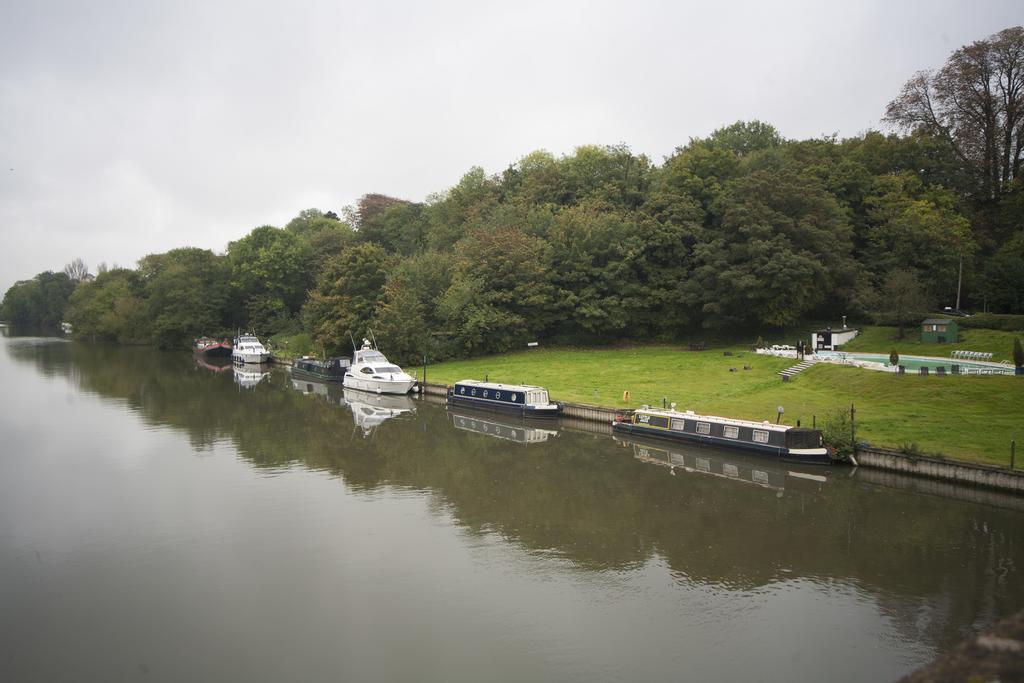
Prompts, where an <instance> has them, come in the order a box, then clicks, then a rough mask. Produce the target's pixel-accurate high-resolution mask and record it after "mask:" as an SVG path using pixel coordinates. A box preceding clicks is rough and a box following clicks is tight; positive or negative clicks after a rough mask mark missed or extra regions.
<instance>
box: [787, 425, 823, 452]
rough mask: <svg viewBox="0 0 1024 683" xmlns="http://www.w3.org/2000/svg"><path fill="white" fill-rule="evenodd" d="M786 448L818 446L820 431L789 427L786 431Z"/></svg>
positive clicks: (819, 444)
mask: <svg viewBox="0 0 1024 683" xmlns="http://www.w3.org/2000/svg"><path fill="white" fill-rule="evenodd" d="M786 446H787V447H788V448H818V447H819V446H821V432H819V431H817V430H814V429H790V430H789V431H787V432H786Z"/></svg>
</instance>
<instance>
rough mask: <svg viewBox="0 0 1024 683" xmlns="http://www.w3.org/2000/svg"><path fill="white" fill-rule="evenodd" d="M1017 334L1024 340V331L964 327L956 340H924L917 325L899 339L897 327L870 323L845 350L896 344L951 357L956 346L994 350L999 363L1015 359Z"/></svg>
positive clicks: (880, 349) (903, 350)
mask: <svg viewBox="0 0 1024 683" xmlns="http://www.w3.org/2000/svg"><path fill="white" fill-rule="evenodd" d="M1014 337H1021V338H1022V341H1024V333H1013V332H1000V331H999V330H975V329H968V330H964V329H961V330H960V340H959V341H958V342H957V343H956V344H922V343H921V333H920V331H919V330H918V329H917V328H916V327H913V328H908V329H905V330H904V337H903V339H902V340H897V339H896V328H895V327H867V328H863V329H862V330H861V333H860V334H858V335H857V336H856V337H855V338H854V339H853V340H852V341H850V342H849V343H848V344H846V345H845V346H843V351H863V352H865V353H885V354H888V353H889V351H891V350H892V349H893V347H896V350H897V351H898V352H899V353H900V354H906V355H914V356H938V357H939V358H948V357H949V354H950V353H952V352H953V350H954V349H962V350H965V351H984V352H987V353H991V354H992V360H993V361H995V362H997V363H998V362H999V361H1001V360H1004V359H1006V360H1011V359H1012V357H1013V338H1014ZM1011 362H1012V360H1011Z"/></svg>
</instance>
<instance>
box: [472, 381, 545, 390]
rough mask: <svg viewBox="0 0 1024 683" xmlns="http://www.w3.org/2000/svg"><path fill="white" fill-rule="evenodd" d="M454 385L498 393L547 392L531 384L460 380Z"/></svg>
mask: <svg viewBox="0 0 1024 683" xmlns="http://www.w3.org/2000/svg"><path fill="white" fill-rule="evenodd" d="M455 384H456V386H458V385H460V384H462V385H466V386H470V387H480V388H483V389H498V390H499V391H529V390H530V389H540V390H541V391H547V389H545V388H544V387H538V386H534V385H532V384H501V383H499V382H481V381H480V380H476V379H462V380H459V381H458V382H456V383H455Z"/></svg>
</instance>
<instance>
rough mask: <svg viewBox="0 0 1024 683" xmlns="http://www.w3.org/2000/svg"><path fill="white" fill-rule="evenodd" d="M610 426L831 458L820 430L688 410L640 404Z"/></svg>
mask: <svg viewBox="0 0 1024 683" xmlns="http://www.w3.org/2000/svg"><path fill="white" fill-rule="evenodd" d="M612 429H613V430H614V431H616V432H619V433H623V434H636V435H642V436H651V437H655V438H659V439H669V440H671V441H690V442H695V443H704V444H713V445H715V446H725V447H728V448H742V449H745V450H749V451H754V452H757V453H762V454H764V455H773V456H776V457H778V458H782V459H783V460H792V461H795V462H804V463H814V464H822V465H828V464H830V463H831V462H832V460H833V458H832V451H831V449H829V448H828V447H827V446H826V445H825V442H824V440H823V439H822V436H821V430H818V429H807V428H804V427H791V426H789V425H780V424H772V423H771V422H768V421H764V422H754V421H753V420H734V419H731V418H727V417H718V416H715V415H698V414H697V413H695V412H693V411H692V410H687V411H685V412H680V411H677V410H665V409H659V408H651V407H650V406H643V407H642V408H640V409H638V410H636V411H634V412H633V414H632V415H629V416H628V417H626V418H624V419H621V420H616V421H615V422H613V423H612Z"/></svg>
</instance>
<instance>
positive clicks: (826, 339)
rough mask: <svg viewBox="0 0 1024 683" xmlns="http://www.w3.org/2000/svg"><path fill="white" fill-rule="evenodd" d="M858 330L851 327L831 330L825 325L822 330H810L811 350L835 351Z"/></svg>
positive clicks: (854, 335) (855, 334)
mask: <svg viewBox="0 0 1024 683" xmlns="http://www.w3.org/2000/svg"><path fill="white" fill-rule="evenodd" d="M857 333H858V330H855V329H853V328H852V327H842V328H840V329H838V330H833V329H832V328H831V327H826V328H825V329H823V330H815V331H814V332H811V350H812V351H836V350H838V349H839V347H840V346H842V345H843V344H845V343H846V342H848V341H850V340H851V339H853V338H854V337H856V336H857Z"/></svg>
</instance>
